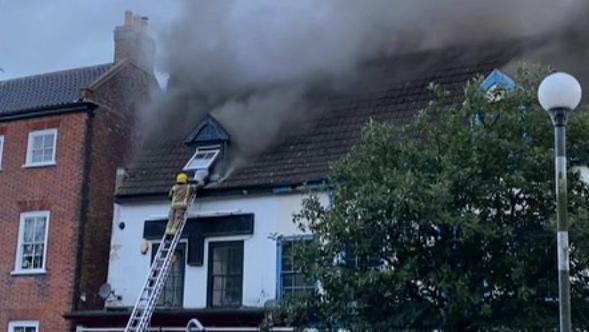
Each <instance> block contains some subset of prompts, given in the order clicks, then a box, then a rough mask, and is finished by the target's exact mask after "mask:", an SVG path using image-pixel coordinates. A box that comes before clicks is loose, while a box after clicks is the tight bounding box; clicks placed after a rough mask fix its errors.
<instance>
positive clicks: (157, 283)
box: [125, 193, 196, 332]
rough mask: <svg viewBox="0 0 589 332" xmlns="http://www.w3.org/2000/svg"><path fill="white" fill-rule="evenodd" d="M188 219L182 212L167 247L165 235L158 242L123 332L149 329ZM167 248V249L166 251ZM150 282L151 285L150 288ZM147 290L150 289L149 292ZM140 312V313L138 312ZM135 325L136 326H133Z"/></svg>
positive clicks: (186, 213)
mask: <svg viewBox="0 0 589 332" xmlns="http://www.w3.org/2000/svg"><path fill="white" fill-rule="evenodd" d="M195 197H196V194H194V193H193V194H192V195H191V197H190V201H189V202H190V204H189V206H188V207H189V208H190V207H191V206H192V205H193V204H194V200H195ZM187 219H188V209H186V211H185V212H184V216H183V218H182V222H181V223H180V225H178V227H177V231H176V234H175V235H174V237H173V238H172V240H171V243H170V244H169V246H167V247H166V246H165V245H163V244H164V243H165V241H166V235H165V234H164V235H163V237H162V240H161V241H160V246H159V248H158V250H157V252H156V256H155V259H154V261H153V263H152V265H151V268H150V270H149V273H148V275H147V278H146V280H145V283H144V285H143V288H142V290H141V292H140V294H139V296H138V297H137V300H136V302H135V306H134V307H133V310H132V312H131V315H130V316H129V321H128V322H127V326H126V328H125V332H144V331H146V330H147V328H148V327H149V322H150V320H151V316H152V315H153V312H154V309H155V306H156V302H157V300H158V297H159V294H160V293H161V290H162V289H163V286H164V285H165V281H166V279H167V276H168V273H169V268H170V264H171V257H172V255H173V254H174V251H175V250H176V247H177V245H178V243H179V241H180V238H181V236H182V231H183V230H184V226H185V225H186V221H187ZM166 248H167V249H166ZM163 250H168V252H167V253H166V255H165V256H164V257H161V253H162V251H163ZM160 261H162V262H163V263H162V265H161V266H160V267H159V269H160V270H159V273H156V275H157V276H156V280H151V281H150V279H152V278H153V274H154V272H155V271H156V269H157V268H158V262H160ZM150 282H151V283H152V284H151V285H152V286H150ZM149 288H152V290H151V292H150V291H149ZM145 297H147V303H144V304H143V305H142V302H144V301H145ZM139 311H141V312H139ZM135 323H136V324H135Z"/></svg>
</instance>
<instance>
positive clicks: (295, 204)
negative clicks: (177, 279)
mask: <svg viewBox="0 0 589 332" xmlns="http://www.w3.org/2000/svg"><path fill="white" fill-rule="evenodd" d="M303 198H304V196H303V195H300V194H283V195H267V196H232V197H212V198H204V199H201V200H199V203H198V204H197V206H196V207H195V208H193V209H191V210H190V211H189V213H190V214H191V215H217V214H219V215H223V214H232V213H233V214H241V213H244V214H245V213H253V214H254V233H253V235H248V236H231V237H211V238H206V239H205V247H204V262H203V265H202V266H190V265H186V269H185V275H184V282H185V284H184V285H185V286H184V307H185V308H204V307H206V302H207V276H208V275H207V266H208V262H207V260H208V246H209V243H210V242H212V241H230V240H243V241H244V253H243V254H244V262H243V299H242V300H243V302H242V304H243V305H244V306H263V305H264V303H265V302H266V301H267V300H270V299H274V298H275V297H276V277H277V276H276V271H277V269H276V262H277V257H276V252H277V250H276V248H277V244H276V241H275V238H276V236H277V235H286V236H288V235H296V234H300V231H299V230H298V229H297V228H296V226H295V225H294V224H293V223H292V216H293V214H294V213H296V212H298V211H300V209H301V202H302V199H303ZM321 199H322V201H323V202H324V203H325V202H327V195H326V194H321ZM168 209H169V202H168V201H153V202H137V203H122V204H116V205H115V213H114V218H113V228H112V229H113V232H112V238H111V253H110V264H109V273H108V282H109V283H110V284H111V286H112V288H113V290H114V292H115V294H116V295H119V296H122V300H121V301H109V302H108V303H107V306H109V307H113V306H132V305H134V304H135V300H136V297H137V296H138V294H139V291H140V290H141V287H142V286H143V283H144V281H145V278H146V276H147V272H148V270H149V265H150V260H151V251H149V252H147V253H146V254H141V251H140V248H141V246H142V244H143V243H144V242H145V240H144V239H143V226H144V222H145V220H149V219H160V218H166V217H167V214H168ZM121 222H124V223H125V228H124V229H123V230H121V229H120V228H119V223H121Z"/></svg>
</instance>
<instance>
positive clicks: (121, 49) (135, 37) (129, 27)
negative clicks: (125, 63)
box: [114, 10, 155, 72]
mask: <svg viewBox="0 0 589 332" xmlns="http://www.w3.org/2000/svg"><path fill="white" fill-rule="evenodd" d="M148 20H149V19H148V18H147V17H145V16H143V17H140V16H137V15H133V12H132V11H130V10H127V11H125V20H124V22H123V25H120V26H118V27H116V28H115V31H114V39H115V56H114V61H115V62H120V61H122V60H123V59H127V58H128V59H129V60H131V61H132V62H133V63H135V64H136V65H138V66H140V67H141V68H143V69H145V70H147V71H149V72H151V71H153V65H154V58H155V42H154V40H153V39H152V38H151V37H150V36H149V35H148V34H147V24H148Z"/></svg>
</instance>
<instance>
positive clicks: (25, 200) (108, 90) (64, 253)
mask: <svg viewBox="0 0 589 332" xmlns="http://www.w3.org/2000/svg"><path fill="white" fill-rule="evenodd" d="M127 17H128V19H127V22H126V23H127V24H125V25H123V26H121V27H119V28H117V30H125V31H127V32H129V31H131V32H130V33H128V35H127V36H125V37H124V38H122V37H120V36H119V37H117V38H115V39H118V40H117V43H118V45H117V47H116V48H117V49H125V48H126V47H134V45H133V41H134V40H139V39H140V38H143V39H145V38H147V37H146V35H145V29H144V28H145V26H144V25H143V24H139V23H140V22H142V21H137V24H135V23H134V22H135V21H132V22H131V21H128V20H129V18H131V19H134V17H133V16H132V14H130V13H129V14H127ZM131 23H133V24H134V25H133V26H131ZM115 35H118V33H117V31H115ZM128 54H129V53H126V54H125V53H120V52H119V54H118V55H117V56H116V57H115V61H114V62H113V63H108V64H104V65H97V66H91V67H84V68H76V69H71V70H65V71H59V72H53V73H46V74H41V75H36V76H30V77H23V78H17V79H11V80H7V81H0V161H1V166H0V167H1V171H0V188H1V190H0V224H1V226H2V229H3V232H2V233H1V234H0V243H2V244H3V246H2V249H0V250H1V251H0V330H3V331H8V332H19V331H27V332H54V331H70V330H71V329H72V325H71V323H70V322H68V321H67V320H66V319H64V317H63V315H64V314H65V313H66V312H69V311H71V310H74V309H76V308H85V309H88V308H100V307H102V306H103V302H102V300H101V299H100V298H99V297H98V296H97V295H96V293H97V290H98V287H99V286H100V285H101V284H102V283H103V282H104V281H105V280H106V275H107V268H106V266H107V264H108V253H109V238H110V226H111V221H112V202H113V197H112V195H113V192H114V188H115V177H114V175H115V172H116V167H117V166H120V165H124V164H125V163H126V156H128V155H129V154H130V153H131V149H132V146H131V145H130V144H129V142H132V140H131V137H132V135H133V127H134V123H135V117H136V112H137V111H138V109H139V108H140V106H141V101H142V100H145V99H146V98H147V96H148V95H149V91H150V89H153V88H155V87H156V81H155V78H154V76H153V74H152V73H151V70H149V69H148V68H147V67H146V65H147V63H148V62H146V61H144V60H145V59H143V58H142V59H134V58H132V57H130V56H128ZM123 55H124V56H123ZM139 60H141V61H139Z"/></svg>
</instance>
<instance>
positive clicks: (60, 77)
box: [0, 63, 113, 116]
mask: <svg viewBox="0 0 589 332" xmlns="http://www.w3.org/2000/svg"><path fill="white" fill-rule="evenodd" d="M112 66H113V64H112V63H108V64H102V65H96V66H90V67H81V68H75V69H69V70H62V71H56V72H52V73H46V74H41V75H34V76H27V77H21V78H16V79H10V80H5V81H0V116H2V115H7V114H17V113H20V112H25V111H27V112H28V111H30V110H34V109H43V108H49V107H59V106H65V105H71V104H75V103H80V102H81V100H80V90H81V89H82V88H85V87H88V86H89V85H91V84H92V83H93V82H94V81H96V80H97V79H98V78H99V77H100V76H101V75H102V74H104V73H105V72H106V71H108V70H109V69H110V68H111V67H112Z"/></svg>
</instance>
